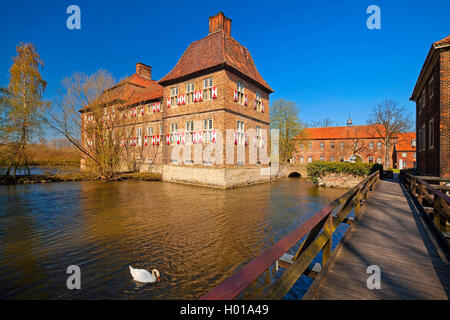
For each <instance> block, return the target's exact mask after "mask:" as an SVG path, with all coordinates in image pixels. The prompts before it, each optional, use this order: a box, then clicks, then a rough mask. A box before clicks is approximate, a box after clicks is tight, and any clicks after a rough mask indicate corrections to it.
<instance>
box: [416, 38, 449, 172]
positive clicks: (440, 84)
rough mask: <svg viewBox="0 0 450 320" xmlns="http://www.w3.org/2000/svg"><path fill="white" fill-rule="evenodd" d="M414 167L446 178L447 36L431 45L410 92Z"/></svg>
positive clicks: (447, 142)
mask: <svg viewBox="0 0 450 320" xmlns="http://www.w3.org/2000/svg"><path fill="white" fill-rule="evenodd" d="M410 99H411V100H412V101H415V102H416V131H417V142H418V143H417V169H418V171H419V172H420V173H421V174H426V175H432V176H441V177H446V178H448V177H450V36H448V37H446V38H444V39H442V40H440V41H438V42H435V43H433V44H432V46H431V49H430V51H429V53H428V56H427V58H426V60H425V63H424V65H423V67H422V70H421V72H420V75H419V78H418V80H417V83H416V85H415V87H414V91H413V94H412V96H411V98H410Z"/></svg>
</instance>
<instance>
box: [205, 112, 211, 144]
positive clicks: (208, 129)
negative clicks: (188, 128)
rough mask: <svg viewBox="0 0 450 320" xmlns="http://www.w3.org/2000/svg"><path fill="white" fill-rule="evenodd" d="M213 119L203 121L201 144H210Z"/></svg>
mask: <svg viewBox="0 0 450 320" xmlns="http://www.w3.org/2000/svg"><path fill="white" fill-rule="evenodd" d="M212 129H213V119H211V118H209V119H204V120H203V142H212Z"/></svg>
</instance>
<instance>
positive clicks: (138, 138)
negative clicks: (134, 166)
mask: <svg viewBox="0 0 450 320" xmlns="http://www.w3.org/2000/svg"><path fill="white" fill-rule="evenodd" d="M136 135H137V145H138V146H141V145H142V128H137V129H136Z"/></svg>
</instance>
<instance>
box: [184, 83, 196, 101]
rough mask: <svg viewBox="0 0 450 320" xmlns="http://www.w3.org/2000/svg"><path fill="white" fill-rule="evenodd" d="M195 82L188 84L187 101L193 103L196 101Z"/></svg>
mask: <svg viewBox="0 0 450 320" xmlns="http://www.w3.org/2000/svg"><path fill="white" fill-rule="evenodd" d="M194 88H195V87H194V83H193V82H191V83H188V84H187V85H186V103H192V102H193V101H194Z"/></svg>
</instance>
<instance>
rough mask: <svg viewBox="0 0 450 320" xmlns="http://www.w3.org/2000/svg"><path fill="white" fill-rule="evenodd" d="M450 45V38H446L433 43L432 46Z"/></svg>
mask: <svg viewBox="0 0 450 320" xmlns="http://www.w3.org/2000/svg"><path fill="white" fill-rule="evenodd" d="M447 43H450V36H446V37H445V38H444V39H442V40H439V41H436V42H435V43H433V45H435V46H436V45H438V46H439V45H441V44H447Z"/></svg>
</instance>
